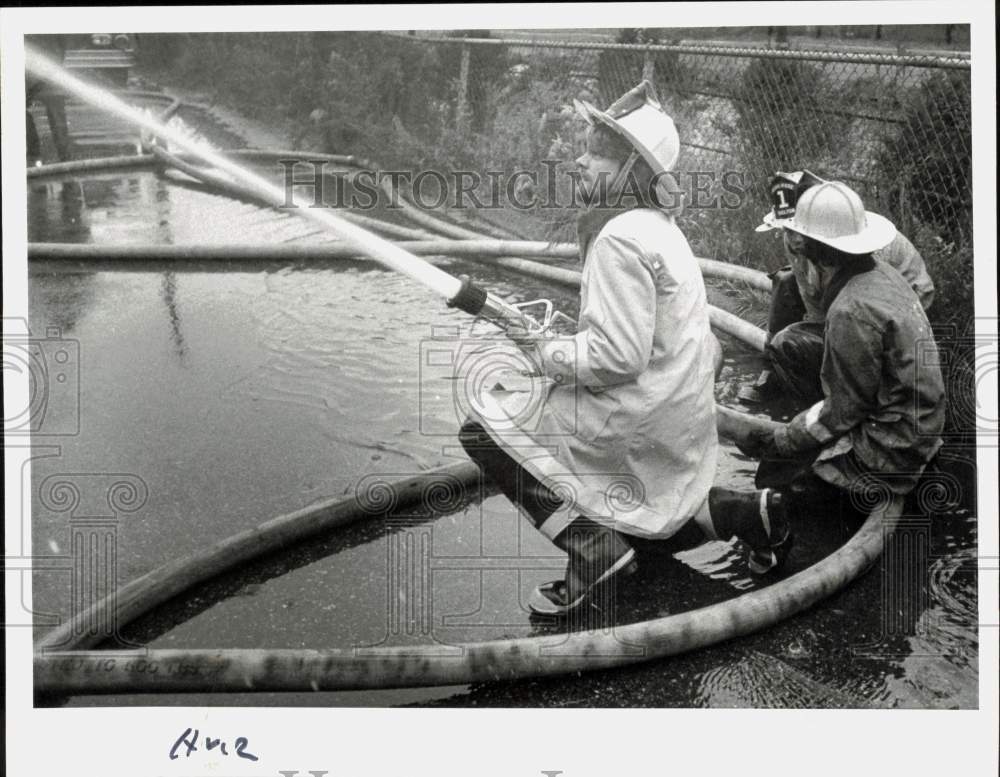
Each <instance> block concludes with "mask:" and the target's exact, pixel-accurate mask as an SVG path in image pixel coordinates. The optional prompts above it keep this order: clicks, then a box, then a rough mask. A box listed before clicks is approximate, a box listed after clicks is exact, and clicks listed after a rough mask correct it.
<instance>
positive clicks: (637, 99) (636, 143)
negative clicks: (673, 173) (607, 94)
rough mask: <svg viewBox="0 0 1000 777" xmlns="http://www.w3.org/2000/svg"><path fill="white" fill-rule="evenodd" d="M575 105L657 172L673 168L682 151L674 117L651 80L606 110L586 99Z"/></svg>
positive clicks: (592, 122) (578, 110) (591, 122)
mask: <svg viewBox="0 0 1000 777" xmlns="http://www.w3.org/2000/svg"><path fill="white" fill-rule="evenodd" d="M573 104H574V106H575V107H576V110H577V113H579V114H580V115H581V116H582V117H583V118H584V120H585V121H586V122H587V123H588V124H590V125H593V124H594V122H595V121H598V122H600V123H601V124H603V125H605V126H606V127H609V128H610V129H611V130H612V131H613V132H615V133H617V134H618V135H621V136H622V137H623V138H625V140H627V141H628V142H629V143H630V144H631V146H632V147H633V148H634V149H635V150H636V151H638V152H639V154H640V155H641V156H642V158H643V159H645V160H646V162H647V164H649V166H650V168H651V169H652V171H653V174H654V175H655V174H657V173H666V172H668V171H670V170H672V169H673V167H674V164H676V162H677V157H678V155H679V154H680V150H681V142H680V138H679V137H678V135H677V128H676V127H675V126H674V120H673V119H671V118H670V117H669V116H668V115H667V114H666V113H665V112H664V110H663V108H662V106H661V105H660V101H659V99H658V98H657V96H656V92H655V91H654V89H653V85H652V84H651V83H650V82H649V81H643V82H642V83H640V84H639V85H638V86H637V87H635V88H634V89H631V90H629V91H628V92H626V93H625V94H624V95H622V96H621V97H619V98H618V99H617V100H615V101H614V103H612V104H611V106H610V107H609V108H608V109H607V110H606V111H601V110H598V109H597V108H595V107H594V106H593V105H591V104H590V103H589V102H586V101H583V102H581V101H580V100H574V101H573Z"/></svg>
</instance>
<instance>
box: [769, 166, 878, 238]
mask: <svg viewBox="0 0 1000 777" xmlns="http://www.w3.org/2000/svg"><path fill="white" fill-rule="evenodd" d="M784 226H785V229H791V230H792V231H794V232H798V233H799V234H801V235H805V236H806V237H811V238H812V239H813V240H818V241H819V242H821V243H825V244H826V245H828V246H832V247H833V248H836V249H837V250H838V251H843V252H844V253H846V254H870V253H871V252H872V251H877V250H879V249H880V248H885V247H886V246H887V245H889V243H891V242H892V241H893V239H894V238H895V237H896V227H894V226H893V224H892V222H891V221H889V220H888V219H887V218H884V217H883V216H880V215H878V214H877V213H872V212H871V211H866V210H865V206H864V205H863V204H862V202H861V197H859V196H858V194H857V192H855V191H854V190H853V189H852V188H851V187H850V186H848V185H847V184H845V183H841V182H840V181H826V182H825V183H821V184H819V185H817V186H811V187H809V188H808V189H806V190H805V191H804V192H803V193H802V195H801V196H800V197H799V199H798V202H796V203H795V215H794V216H792V218H791V219H789V220H788V221H787V222H785V224H784Z"/></svg>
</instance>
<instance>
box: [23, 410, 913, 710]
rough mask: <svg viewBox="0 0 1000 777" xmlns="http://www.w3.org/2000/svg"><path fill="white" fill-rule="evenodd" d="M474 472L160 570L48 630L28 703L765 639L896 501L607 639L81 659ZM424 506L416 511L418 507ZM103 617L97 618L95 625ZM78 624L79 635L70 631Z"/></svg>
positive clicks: (383, 677)
mask: <svg viewBox="0 0 1000 777" xmlns="http://www.w3.org/2000/svg"><path fill="white" fill-rule="evenodd" d="M723 415H724V416H725V420H724V421H721V420H720V431H721V429H722V428H723V426H724V425H725V426H727V427H728V431H729V432H730V433H733V434H741V435H745V434H748V433H749V432H750V430H752V429H754V428H763V427H770V426H772V425H773V422H768V421H764V420H762V419H755V418H751V417H749V416H745V415H743V414H741V413H736V412H734V411H731V410H729V411H726V412H725V413H724V414H723ZM479 478H480V475H479V471H478V469H477V468H476V466H475V465H474V464H472V463H471V462H463V463H461V464H454V465H450V466H448V467H444V468H441V469H439V470H436V471H432V472H427V473H423V474H422V475H418V476H415V477H413V478H408V479H407V480H405V481H400V482H398V483H396V484H389V483H386V482H384V481H377V482H376V481H371V482H369V484H368V486H367V489H366V490H363V491H362V490H360V489H359V491H358V492H357V493H356V494H355V496H352V497H348V498H347V499H343V500H339V501H336V502H331V503H328V504H323V505H318V506H316V507H313V508H305V509H303V510H299V511H297V512H295V513H291V514H289V515H286V516H281V517H279V518H276V519H274V520H272V521H269V522H267V523H266V524H263V525H261V526H260V527H257V528H256V529H253V530H250V531H248V532H242V533H240V534H238V535H235V536H233V537H230V538H229V539H227V540H223V541H222V542H220V543H217V544H216V545H214V546H212V547H210V548H208V549H206V550H204V551H201V552H200V553H198V554H195V555H194V556H192V557H189V558H188V559H183V560H180V561H176V562H171V563H169V564H167V565H165V566H163V567H160V568H159V569H157V570H154V571H153V572H150V573H149V574H147V575H144V576H143V577H141V578H139V579H137V580H135V581H133V582H132V583H129V584H127V585H126V586H124V587H123V588H121V589H119V591H117V592H116V593H115V594H113V595H111V596H109V597H107V599H105V600H103V601H101V602H99V603H98V604H97V605H95V606H94V607H92V608H90V609H89V610H87V611H86V612H84V613H81V614H79V615H77V616H76V617H75V618H74V619H72V620H71V621H70V622H68V623H67V624H65V625H64V626H62V627H60V628H59V629H56V630H55V631H53V632H50V633H49V634H48V635H46V637H45V638H44V639H43V640H41V642H39V644H38V652H36V656H35V662H34V668H35V685H36V690H37V691H39V692H42V693H59V694H82V693H143V692H154V693H155V692H160V693H179V692H184V691H197V692H232V693H238V692H246V691H254V692H262V691H309V690H312V691H321V690H354V689H363V688H387V687H405V686H419V685H451V684H458V683H471V682H480V681H495V680H511V679H515V678H522V677H533V676H541V675H551V674H562V673H568V672H575V671H583V670H590V669H601V668H608V667H613V666H622V665H626V664H631V663H636V662H639V661H647V660H650V659H654V658H660V657H664V656H668V655H674V654H677V653H681V652H684V651H687V650H692V649H695V648H698V647H703V646H706V645H709V644H713V643H715V642H719V641H722V640H725V639H731V638H734V637H738V636H743V635H746V634H749V633H751V632H754V631H758V630H760V629H763V628H766V627H767V626H770V625H772V624H774V623H777V622H778V621H780V620H783V619H785V618H788V617H790V616H791V615H794V614H796V613H798V612H801V611H802V610H805V609H806V608H808V607H810V606H812V605H813V604H815V603H816V602H818V601H819V600H821V599H823V598H824V597H826V596H829V595H830V594H832V593H833V592H834V591H836V590H838V589H840V588H842V587H843V586H845V585H846V584H847V583H849V582H850V581H852V580H853V579H855V578H856V577H857V576H858V575H860V574H861V573H862V572H863V571H864V570H865V569H867V568H868V567H869V566H870V565H871V564H872V563H873V562H874V561H875V560H876V559H877V558H878V556H879V554H880V553H881V550H882V545H883V541H884V530H885V528H886V527H891V526H892V524H893V522H894V520H895V519H896V518H897V517H898V516H899V515H900V513H901V501H900V500H899V499H898V498H897V499H895V500H892V501H889V502H885V503H881V504H879V505H877V506H875V507H874V508H873V509H872V511H871V513H870V515H869V517H868V519H867V520H866V521H865V523H864V525H863V526H862V527H861V529H860V530H859V531H858V533H857V534H855V535H854V537H852V538H851V539H850V540H849V541H848V542H847V543H846V544H845V545H844V546H843V547H841V548H840V549H838V550H837V551H835V552H834V553H832V554H831V555H830V556H827V557H826V558H824V559H823V560H821V561H819V562H817V563H816V564H814V565H813V566H811V567H809V568H808V569H805V570H803V571H801V572H799V573H797V574H795V575H793V576H791V577H789V578H786V579H785V580H782V581H780V582H777V583H774V584H773V585H771V586H769V587H767V588H763V589H760V590H756V591H752V592H750V593H745V594H742V595H741V596H738V597H736V598H734V599H730V600H727V601H725V602H721V603H718V604H714V605H711V606H709V607H703V608H699V609H696V610H691V611H688V612H684V613H679V614H676V615H670V616H667V617H663V618H657V619H654V620H650V621H643V622H639V623H633V624H626V625H618V626H616V627H615V628H614V629H612V630H606V629H605V630H593V631H582V632H571V633H568V634H556V635H549V636H542V637H525V638H518V639H507V640H495V641H490V642H480V643H468V644H461V645H454V646H446V645H441V644H431V645H425V646H421V645H416V646H414V645H408V646H405V647H392V648H354V649H338V650H334V649H331V650H261V649H253V650H238V649H221V650H214V649H213V650H159V649H143V650H139V651H127V652H125V653H122V652H117V651H116V652H114V653H111V652H102V651H96V652H82V651H81V650H80V648H86V647H92V646H93V642H94V641H95V640H94V638H93V637H90V639H88V636H89V635H88V634H87V633H86V628H85V625H86V624H92V623H107V622H110V623H116V624H117V625H118V626H119V627H120V626H123V625H124V624H125V623H127V622H128V621H130V620H132V619H134V618H135V617H137V616H138V615H140V614H142V613H143V612H146V611H148V610H150V609H152V608H153V607H155V606H157V605H158V604H162V603H163V602H164V601H166V600H167V599H169V598H171V597H172V596H176V595H177V594H179V593H181V592H182V591H184V590H187V589H188V588H190V587H191V586H194V585H196V584H198V583H200V582H203V581H204V580H206V579H208V578H210V577H213V576H215V575H217V574H220V573H221V572H224V571H226V570H228V569H231V568H233V567H235V566H237V565H238V564H242V563H246V562H247V561H249V560H250V559H252V558H255V557H258V556H260V555H264V554H266V553H270V552H273V551H275V550H278V549H280V548H282V547H287V545H288V544H290V543H293V542H297V541H301V540H302V539H304V538H306V537H308V536H312V535H314V534H316V533H318V532H323V531H328V530H329V529H331V528H333V527H335V526H341V525H345V524H347V523H348V522H350V521H353V520H358V519H361V518H366V517H367V518H372V517H377V516H379V515H385V514H386V510H387V506H388V505H389V504H392V505H393V508H394V509H404V508H407V507H409V506H411V505H413V504H414V503H415V502H417V501H419V500H422V499H423V500H428V501H429V497H430V494H431V493H432V492H433V491H434V490H440V489H441V488H444V489H447V490H448V493H449V494H455V492H456V489H457V488H461V489H463V490H464V489H468V488H470V487H472V486H473V485H477V484H478V483H479ZM425 503H426V502H425ZM105 618H110V620H105ZM81 626H83V627H82V628H81Z"/></svg>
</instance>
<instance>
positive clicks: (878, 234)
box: [764, 210, 896, 254]
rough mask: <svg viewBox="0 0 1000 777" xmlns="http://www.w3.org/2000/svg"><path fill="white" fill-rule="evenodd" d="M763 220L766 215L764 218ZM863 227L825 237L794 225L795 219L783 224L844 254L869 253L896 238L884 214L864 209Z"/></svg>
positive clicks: (883, 246)
mask: <svg viewBox="0 0 1000 777" xmlns="http://www.w3.org/2000/svg"><path fill="white" fill-rule="evenodd" d="M764 220H765V222H766V221H767V217H766V216H765V218H764ZM865 222H866V223H865V228H864V229H863V230H861V232H859V233H857V234H856V235H845V236H843V237H825V236H823V235H816V234H813V233H811V232H809V231H807V230H805V229H802V228H800V227H797V226H796V225H795V219H794V218H791V219H788V220H787V221H786V222H785V224H784V225H783V226H784V227H785V228H786V229H791V230H792V231H794V232H798V233H799V234H800V235H805V236H806V237H808V238H811V239H813V240H816V241H818V242H820V243H824V244H825V245H828V246H830V247H831V248H836V249H837V250H838V251H843V252H844V253H845V254H870V253H872V252H873V251H878V250H879V249H881V248H885V247H886V246H887V245H889V243H891V242H892V241H893V240H895V239H896V227H895V225H894V224H893V223H892V222H891V221H889V219H887V218H885V217H884V216H880V215H879V214H877V213H872V212H871V211H870V210H866V211H865Z"/></svg>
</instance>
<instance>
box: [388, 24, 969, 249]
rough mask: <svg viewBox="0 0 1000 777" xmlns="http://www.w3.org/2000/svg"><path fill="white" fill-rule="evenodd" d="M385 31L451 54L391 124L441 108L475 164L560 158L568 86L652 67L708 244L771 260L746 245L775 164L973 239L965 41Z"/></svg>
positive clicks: (618, 88) (570, 95)
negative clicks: (642, 39) (613, 39)
mask: <svg viewBox="0 0 1000 777" xmlns="http://www.w3.org/2000/svg"><path fill="white" fill-rule="evenodd" d="M394 42H395V43H396V44H397V45H400V46H402V47H410V48H411V49H413V57H412V58H413V59H414V60H419V59H421V56H420V55H421V54H423V55H425V56H426V54H427V53H428V52H431V54H432V58H433V59H435V60H436V61H438V62H440V63H445V64H446V65H448V66H450V68H452V78H451V79H450V83H447V82H448V80H449V79H447V78H446V79H445V81H446V84H447V87H446V88H445V89H444V90H443V91H442V93H441V94H442V96H444V98H445V99H446V100H447V101H449V102H450V105H448V106H443V105H441V104H440V103H437V104H435V102H434V101H433V100H432V101H417V102H415V103H411V104H410V105H409V106H408V110H405V111H404V112H402V113H397V114H396V115H395V118H396V119H397V126H402V127H405V128H408V129H409V128H413V130H412V131H413V132H414V133H419V132H420V130H421V129H423V130H424V131H432V132H433V131H435V128H437V129H438V130H439V129H440V123H439V122H440V119H441V118H442V117H447V118H446V123H448V125H449V126H450V131H449V132H448V134H449V135H454V134H458V135H459V137H458V138H452V139H451V140H450V141H449V142H450V144H451V148H452V149H454V150H457V149H465V150H467V151H469V154H468V155H470V156H476V154H477V150H478V153H479V158H472V159H468V158H467V159H461V160H458V159H456V160H454V161H456V162H465V163H472V164H473V165H478V166H482V167H490V166H496V165H497V164H498V163H499V164H500V165H503V164H505V163H506V164H508V165H511V164H513V165H514V166H517V165H521V166H530V165H532V164H534V165H537V164H538V163H540V162H541V160H542V159H546V158H548V159H552V158H556V159H561V160H568V159H571V158H572V156H573V155H575V154H577V153H579V151H580V144H581V141H582V133H581V131H580V126H579V124H577V123H576V121H575V117H574V116H573V112H572V108H571V105H572V101H573V99H574V98H580V99H586V100H590V101H592V102H594V103H595V104H597V105H598V107H602V108H603V107H606V106H607V105H608V104H609V103H610V102H612V101H613V100H614V99H615V98H616V97H618V96H619V95H621V94H622V93H624V92H625V91H627V90H628V89H630V88H631V87H633V86H635V85H636V84H637V83H638V82H639V81H640V80H641V79H642V78H644V77H645V78H649V79H650V80H651V81H652V82H653V83H654V85H655V86H656V89H657V92H658V93H659V95H660V98H661V100H662V101H663V103H664V105H665V107H666V109H667V111H668V112H669V113H670V114H671V115H672V116H673V117H674V120H675V122H676V123H677V126H678V130H679V132H680V136H681V145H682V155H681V158H680V160H679V162H678V165H677V170H678V172H679V173H680V175H681V176H682V177H683V176H688V177H689V178H690V180H688V181H687V182H686V184H685V186H684V188H685V189H686V191H687V193H688V203H689V209H688V213H687V215H686V216H685V221H686V226H687V227H688V229H689V232H690V237H691V239H692V240H693V241H694V242H696V243H699V244H700V245H698V246H697V247H698V248H699V249H700V250H701V252H702V253H704V254H707V255H712V256H718V257H719V258H725V259H729V260H735V261H746V262H750V263H753V264H761V263H762V262H763V263H764V264H766V263H767V258H766V257H764V256H762V255H761V254H766V253H768V251H769V250H770V247H755V246H754V245H752V242H753V241H752V240H751V239H750V238H749V237H748V236H747V233H748V232H752V228H753V226H755V225H756V224H757V223H759V220H760V216H761V215H762V214H763V213H764V212H765V211H766V210H767V209H768V208H769V206H770V204H769V199H768V193H767V183H768V180H769V179H770V177H771V175H772V174H773V173H774V172H775V171H777V170H788V171H790V170H796V169H802V168H808V169H810V170H812V171H813V172H815V173H817V174H818V175H820V176H824V177H830V178H836V179H839V180H843V181H846V182H848V183H850V184H851V185H852V186H853V187H854V188H856V189H857V190H858V191H859V193H860V194H861V195H862V197H863V199H864V200H865V202H866V204H867V205H868V206H869V207H870V208H872V209H874V210H877V211H879V212H882V213H884V214H886V215H887V216H889V217H890V218H892V219H893V221H894V222H895V223H896V224H897V225H898V226H899V228H900V229H901V231H903V232H904V233H905V234H907V235H908V236H910V237H911V239H913V240H914V242H915V243H917V244H923V247H924V248H925V249H933V248H938V247H942V246H953V247H956V246H959V247H960V246H964V245H968V244H969V242H970V240H971V228H972V215H971V214H972V200H971V158H972V154H971V151H972V138H971V119H970V72H971V63H970V60H969V58H968V57H967V56H963V55H960V54H956V55H953V56H947V57H944V56H918V55H903V56H901V55H898V54H882V53H858V52H856V51H855V52H850V53H848V52H837V51H801V50H787V49H785V50H782V49H766V48H748V47H742V48H740V47H719V46H691V45H621V44H602V43H572V44H568V43H564V42H558V41H505V40H492V39H464V40H462V39H440V38H438V39H426V38H414V37H408V38H402V37H396V38H394ZM437 77H438V78H440V76H437ZM443 86H444V85H443ZM428 111H436V112H437V115H436V116H434V117H429V116H428V115H427V112H428ZM435 120H437V121H435ZM456 141H457V142H456ZM433 144H434V141H433V140H430V139H428V146H430V145H433ZM504 157H506V158H504ZM725 173H730V174H731V175H733V176H736V177H732V178H730V181H731V184H732V188H733V191H728V192H722V191H721V182H722V177H723V175H724V174H725ZM736 189H739V190H740V193H739V194H737V192H736ZM726 193H728V194H729V195H730V196H729V197H728V198H727V197H726V196H722V195H724V194H726ZM723 222H724V223H723Z"/></svg>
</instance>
